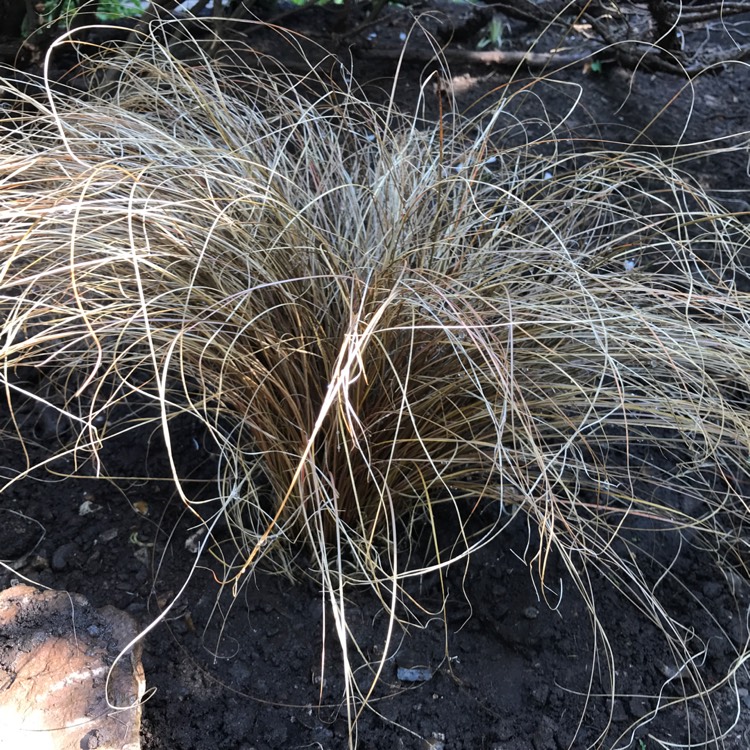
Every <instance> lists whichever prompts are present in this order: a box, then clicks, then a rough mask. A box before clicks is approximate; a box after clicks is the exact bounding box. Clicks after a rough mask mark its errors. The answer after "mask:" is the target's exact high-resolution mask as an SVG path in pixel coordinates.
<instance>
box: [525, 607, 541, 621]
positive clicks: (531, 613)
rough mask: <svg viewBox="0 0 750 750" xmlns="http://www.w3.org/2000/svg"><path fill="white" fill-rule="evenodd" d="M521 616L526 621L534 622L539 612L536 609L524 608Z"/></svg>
mask: <svg viewBox="0 0 750 750" xmlns="http://www.w3.org/2000/svg"><path fill="white" fill-rule="evenodd" d="M523 616H524V617H525V618H526V619H527V620H536V618H537V617H539V610H538V609H537V608H536V607H526V609H525V610H524V611H523Z"/></svg>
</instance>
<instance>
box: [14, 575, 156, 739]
mask: <svg viewBox="0 0 750 750" xmlns="http://www.w3.org/2000/svg"><path fill="white" fill-rule="evenodd" d="M137 632H138V631H137V628H136V624H135V622H134V621H133V619H132V618H131V617H130V616H129V615H127V614H126V613H124V612H121V611H119V610H117V609H115V608H114V607H104V608H102V609H100V610H95V609H93V607H91V605H90V604H89V603H88V601H87V600H86V599H85V598H84V597H82V596H80V595H78V594H68V593H66V592H64V591H40V590H38V589H36V588H33V587H31V586H13V587H11V588H9V589H6V590H5V591H2V592H0V749H2V750H17V749H18V748H33V749H34V750H95V749H96V750H139V748H140V740H139V732H140V723H141V707H140V700H141V698H142V696H143V692H144V688H145V680H144V677H143V667H142V665H141V659H140V655H141V648H140V645H136V646H135V647H134V648H133V649H132V651H130V652H129V653H127V654H125V656H123V657H122V658H121V659H120V660H119V661H118V662H117V664H115V665H114V668H113V664H114V662H115V659H116V657H117V656H118V655H119V653H120V651H121V650H122V648H124V647H125V646H126V645H127V644H128V643H129V642H130V641H131V640H132V639H133V638H134V637H135V636H136V634H137ZM107 697H109V702H108V701H107Z"/></svg>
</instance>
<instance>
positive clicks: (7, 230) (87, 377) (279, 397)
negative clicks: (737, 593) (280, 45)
mask: <svg viewBox="0 0 750 750" xmlns="http://www.w3.org/2000/svg"><path fill="white" fill-rule="evenodd" d="M170 28H171V27H170V24H169V23H167V24H164V25H163V26H161V27H159V28H158V29H156V30H154V31H153V32H152V33H151V34H150V35H149V36H146V37H144V38H143V39H142V42H141V43H140V44H139V45H138V46H137V47H127V48H125V49H124V50H122V51H120V52H117V53H108V54H106V55H102V56H100V57H97V58H95V59H88V60H84V61H83V62H82V65H83V68H82V69H83V70H84V71H85V72H86V75H87V76H88V81H89V82H90V89H89V92H88V94H87V95H86V96H82V95H80V94H78V93H75V92H73V91H68V90H65V89H64V88H61V87H53V86H51V85H50V84H49V82H48V81H46V80H40V81H39V82H38V84H37V86H38V90H36V91H33V90H30V89H33V85H30V84H28V82H27V83H26V85H25V87H21V86H19V85H16V84H14V83H13V81H12V80H11V79H10V78H8V79H6V80H4V81H3V82H2V84H1V89H0V95H2V97H3V99H4V100H5V102H6V105H5V106H6V109H5V110H4V115H3V119H2V120H1V121H0V212H1V217H2V220H1V221H0V306H1V307H2V348H1V349H0V362H1V363H2V367H1V368H0V374H1V377H2V382H3V385H4V388H5V392H6V394H7V395H8V397H9V398H10V400H11V402H12V401H13V394H14V393H15V392H18V391H23V393H25V394H26V395H32V396H33V394H30V392H29V390H28V388H27V387H25V386H23V385H20V384H19V383H20V381H19V379H18V373H19V372H21V371H23V372H26V371H28V368H35V369H41V370H43V371H44V372H45V377H47V378H48V379H50V380H53V381H54V382H55V383H58V384H59V390H60V393H61V394H63V397H62V400H61V401H59V402H56V404H55V405H54V406H55V408H56V409H57V410H58V411H60V412H62V413H64V414H65V416H66V417H67V419H69V420H70V421H71V423H72V425H73V426H74V428H75V429H74V432H73V434H74V439H73V440H72V442H71V444H70V446H69V447H67V448H65V449H64V450H65V451H67V452H70V453H71V454H73V455H75V456H76V458H77V460H79V461H83V460H90V461H93V462H96V461H97V460H98V455H99V451H100V449H101V446H102V444H103V442H105V441H106V439H107V438H108V437H109V436H110V435H112V434H116V433H117V431H118V430H121V429H130V426H132V422H129V421H125V422H123V423H122V424H121V425H118V424H117V423H116V422H114V421H113V420H111V419H110V420H106V419H105V417H106V415H108V414H114V413H115V412H116V411H117V410H116V409H115V406H116V405H117V404H118V403H121V402H122V403H132V402H133V401H134V400H137V401H138V402H140V403H147V404H154V405H156V406H157V412H158V413H157V415H156V416H154V417H152V418H153V420H154V423H155V425H156V426H158V427H159V429H160V430H161V431H162V434H163V436H164V439H165V441H166V444H167V446H168V448H169V449H170V450H171V449H172V447H171V446H172V440H171V428H172V424H173V419H174V418H175V417H177V416H179V415H183V414H185V413H189V414H191V415H193V416H194V417H195V418H196V419H198V420H200V422H201V423H202V424H203V425H205V428H206V430H207V431H208V434H209V435H210V436H211V437H212V439H213V440H214V442H215V446H216V451H217V455H218V456H219V460H218V466H219V470H218V475H217V483H216V487H217V492H216V493H215V494H216V497H215V498H214V500H213V501H205V500H202V501H200V502H198V501H197V500H196V499H195V498H193V497H192V496H191V493H190V490H189V488H188V486H187V485H184V484H183V483H182V482H181V477H180V475H179V472H178V471H177V469H176V468H175V476H174V481H175V483H176V486H177V488H178V490H179V491H180V493H181V496H182V498H183V500H184V502H185V503H186V504H187V505H188V506H189V507H190V508H191V509H192V510H193V511H194V513H195V514H196V515H197V516H198V517H199V518H200V519H201V520H202V522H203V523H205V524H206V526H207V527H210V528H212V529H213V528H218V527H219V526H218V525H217V520H218V519H219V518H222V519H225V520H226V522H227V524H226V528H228V529H229V531H230V533H231V535H232V537H233V539H234V541H235V542H236V549H237V550H238V556H237V558H236V559H234V560H231V559H227V560H226V566H227V567H226V570H225V578H224V580H225V582H226V583H228V584H232V585H233V587H234V588H235V590H236V588H237V587H238V586H239V585H241V583H242V581H243V580H244V577H245V576H246V575H247V574H248V573H249V572H251V571H252V570H253V568H254V566H256V565H257V564H258V563H261V562H263V561H265V562H267V563H269V564H271V565H274V566H276V567H277V568H278V569H281V570H283V571H287V572H294V566H293V559H294V555H295V554H296V552H295V551H296V550H297V549H298V548H299V546H300V544H303V545H305V546H306V548H307V550H308V551H309V554H310V555H311V556H312V559H313V565H312V569H313V571H314V574H315V575H317V576H320V577H321V580H322V582H323V585H324V587H325V589H326V591H327V592H328V597H329V600H330V605H331V609H332V612H333V613H334V618H335V622H336V626H337V628H338V632H339V636H340V639H341V643H342V647H343V650H344V655H345V665H346V668H347V670H348V671H349V676H350V677H351V674H352V667H351V665H349V664H348V662H347V657H346V654H347V653H348V650H347V638H348V636H347V624H346V602H347V596H348V591H349V589H350V587H351V586H354V585H363V586H369V587H372V589H373V591H374V592H375V593H376V595H377V596H378V597H379V598H380V599H381V600H382V601H383V603H384V605H385V607H386V608H387V610H388V612H389V613H390V614H391V615H392V617H393V618H394V621H395V619H397V618H398V617H399V616H400V615H399V612H400V610H399V607H400V604H402V603H403V602H400V599H401V596H400V591H401V588H402V585H403V584H404V581H405V580H406V579H407V578H408V577H410V576H415V575H419V574H421V573H424V572H425V568H424V567H419V566H416V567H415V566H413V565H412V564H411V563H410V561H411V557H410V550H409V543H408V541H409V531H410V530H411V529H413V528H414V527H415V526H417V525H427V526H429V525H430V524H436V521H435V519H436V517H437V516H438V515H440V516H443V517H444V516H445V515H446V512H447V511H449V513H450V515H452V516H453V517H454V522H453V524H452V526H451V528H452V529H454V532H455V534H454V537H453V538H452V539H449V540H446V539H445V535H444V532H443V531H441V530H440V529H439V524H436V525H435V532H434V534H433V535H432V538H433V547H434V549H433V553H432V559H433V563H431V567H432V568H433V569H437V570H442V569H444V568H445V567H446V566H447V565H449V564H450V563H452V562H455V561H457V560H461V559H466V558H468V556H469V555H470V554H471V552H472V550H474V549H475V548H476V547H477V546H479V545H482V544H486V543H487V542H489V541H490V540H491V539H493V538H495V537H497V535H498V534H499V533H500V531H501V530H502V528H503V526H504V525H505V524H506V523H507V522H508V520H509V519H510V518H511V517H513V516H514V515H516V514H517V513H524V514H526V516H527V517H528V519H529V523H530V524H531V526H532V527H534V528H535V529H537V530H538V537H539V540H540V542H539V546H538V550H537V554H536V555H532V557H533V560H534V561H535V562H536V564H537V565H538V569H539V571H540V573H541V574H542V575H543V574H544V570H545V564H546V560H547V557H548V555H549V554H550V551H551V550H555V551H556V553H558V554H560V555H561V557H562V559H563V561H564V562H565V564H566V566H567V568H568V569H569V571H570V574H571V575H572V577H573V579H574V580H575V581H576V582H577V584H578V585H579V587H580V589H581V591H582V592H584V594H586V595H587V597H588V592H589V583H588V574H587V572H586V571H587V569H588V567H589V566H595V567H596V568H598V569H599V570H601V571H602V572H603V573H604V574H605V575H606V576H608V577H610V578H611V579H612V580H613V581H614V582H615V583H616V585H618V586H620V587H622V588H623V590H624V591H626V592H628V593H629V595H631V598H633V599H634V601H636V602H637V603H638V605H639V606H641V607H642V608H643V610H644V611H645V612H646V613H647V614H648V615H649V616H650V617H652V618H653V619H654V620H655V621H656V622H658V623H659V625H660V626H661V627H663V628H664V630H665V632H667V633H668V634H670V635H671V637H673V639H674V640H675V642H676V645H677V647H678V648H681V649H682V650H683V651H684V650H686V649H688V646H687V645H686V644H685V643H684V642H681V641H680V637H681V636H679V635H678V630H677V629H676V628H672V627H671V624H670V623H671V620H670V618H669V615H668V613H667V612H666V610H664V609H663V608H662V607H661V605H660V603H659V600H658V596H657V593H656V587H655V585H653V584H652V583H650V582H649V581H650V579H649V576H648V574H647V572H645V571H644V570H641V567H642V562H641V558H639V556H638V555H635V554H631V552H632V550H633V549H634V545H635V542H634V541H633V540H632V539H630V538H628V537H627V536H626V535H625V534H624V531H625V530H627V528H628V527H630V526H631V525H633V524H634V523H637V524H640V525H641V526H642V525H643V524H644V522H645V521H647V522H648V524H650V525H651V526H652V527H654V528H662V529H665V528H670V529H680V530H683V532H684V537H685V539H687V540H689V541H691V542H692V543H695V544H700V545H704V546H710V547H712V548H714V549H716V550H717V551H720V554H721V555H723V556H725V559H728V558H730V557H731V560H732V562H733V563H735V564H737V565H742V563H743V561H744V560H746V548H745V542H744V540H743V538H742V528H743V526H744V524H745V523H746V519H747V496H746V494H745V491H746V489H747V486H748V485H747V467H748V464H747V460H748V447H749V445H750V411H749V409H748V403H749V402H748V395H749V394H750V367H749V365H750V322H749V321H748V310H750V305H749V304H748V303H750V297H749V296H748V289H750V285H749V284H748V278H747V274H746V272H745V271H744V263H745V259H746V254H747V252H748V250H749V249H750V248H749V245H750V229H749V228H748V226H747V224H746V223H745V222H743V220H742V217H740V216H734V215H732V214H731V213H729V212H728V211H726V210H725V209H724V208H722V207H721V206H720V205H717V204H716V203H715V202H714V201H713V200H712V199H711V198H710V197H709V196H708V195H706V194H705V193H704V192H703V191H702V190H701V189H700V188H699V187H698V185H697V184H696V183H695V182H694V181H693V180H692V179H691V178H690V177H688V176H687V175H686V174H685V173H684V172H682V171H680V169H679V168H678V164H677V160H676V159H673V160H672V161H671V162H665V161H664V160H662V159H661V158H660V157H659V156H658V154H657V153H655V152H652V151H648V150H633V149H630V150H627V149H626V150H622V149H616V148H614V147H613V148H608V147H607V146H606V144H603V145H602V144H600V145H598V146H597V147H596V148H595V149H593V148H590V149H585V148H583V147H579V148H578V151H577V152H575V151H572V150H570V149H567V150H566V149H564V148H563V142H562V141H560V140H558V137H559V136H558V135H556V133H557V132H558V129H559V127H560V123H556V122H552V121H548V122H547V125H546V129H545V132H544V133H543V134H542V135H540V136H534V137H532V136H531V135H528V134H526V133H525V131H524V119H523V112H524V106H525V102H526V101H527V99H528V98H529V97H531V96H533V93H531V94H530V93H529V87H526V88H525V89H520V90H518V91H516V93H513V92H512V91H511V89H510V88H509V89H508V90H507V91H500V92H499V98H498V101H497V102H496V103H494V104H493V105H492V106H491V107H490V108H488V109H486V110H485V111H483V112H481V113H480V114H478V115H474V116H472V117H466V118H463V117H461V116H460V115H459V113H457V112H455V111H452V113H451V114H452V118H451V119H450V122H449V121H448V119H449V118H447V117H445V118H443V120H442V121H441V122H439V123H437V124H434V123H433V124H430V123H427V122H425V121H423V120H422V119H421V118H420V117H419V116H418V115H417V114H415V115H413V116H411V117H409V116H405V115H403V114H398V113H397V112H396V108H395V106H394V105H393V103H392V102H388V103H386V104H384V105H378V104H373V103H372V102H369V101H367V100H366V99H365V98H364V97H363V96H362V95H361V94H360V93H359V91H358V89H357V88H356V87H354V85H353V84H350V85H348V86H347V85H343V84H342V85H339V84H337V83H335V81H334V77H333V75H331V76H328V75H327V74H326V71H327V69H328V68H327V67H326V66H327V65H328V67H329V68H330V69H332V70H333V69H334V66H333V65H332V64H330V65H329V64H328V63H326V62H323V63H319V64H317V65H316V66H313V65H312V64H311V65H310V68H309V71H308V72H307V73H306V74H300V75H292V74H290V73H284V72H279V71H278V69H277V68H274V70H275V71H276V72H271V71H270V70H269V69H267V67H266V66H264V60H263V58H262V57H260V56H257V55H256V56H253V55H252V53H251V51H250V50H242V53H241V54H240V52H238V51H236V50H234V51H232V50H229V49H227V48H223V49H222V54H221V56H214V57H209V55H208V53H207V51H206V49H207V47H205V46H204V45H203V44H202V43H201V42H198V41H195V42H191V43H188V42H186V41H185V40H184V39H183V40H182V41H181V42H180V47H179V54H178V51H177V50H176V49H173V48H172V47H171V46H170V44H169V30H170ZM71 43H73V42H71ZM79 51H80V52H81V54H83V53H85V52H86V47H85V46H84V45H79ZM345 78H347V80H348V77H345ZM530 90H531V91H533V86H532V87H531V89H530ZM433 95H434V96H440V94H433V93H432V82H431V81H427V82H426V83H425V84H424V85H423V86H422V88H421V94H420V102H419V103H418V107H417V109H416V110H415V111H421V110H420V109H419V108H420V107H421V106H422V105H423V104H424V99H425V98H427V97H430V96H433ZM444 104H445V106H446V107H450V106H451V105H450V102H444ZM535 118H536V121H535V125H536V126H538V125H539V124H540V122H542V123H543V122H544V120H543V118H539V116H538V115H535ZM535 132H539V129H538V127H537V129H536V130H535ZM144 413H145V412H144ZM143 419H145V417H143V418H139V419H137V420H136V421H137V422H142V421H143ZM18 432H19V437H20V438H21V440H22V442H23V441H24V440H27V439H28V437H26V436H25V435H24V432H23V428H22V425H21V424H20V422H19V425H18ZM656 453H658V454H659V457H660V458H659V461H660V462H661V464H662V465H663V462H664V461H667V462H668V463H669V465H671V466H673V467H674V471H671V472H669V473H668V474H667V475H666V476H667V479H666V480H665V475H664V474H661V473H660V472H658V471H655V470H653V469H654V466H655V463H654V461H655V459H654V455H655V454H656ZM177 463H178V462H177V461H176V460H175V461H174V462H173V464H174V466H175V467H176V465H177ZM665 482H666V484H667V486H666V487H665V486H663V485H664V484H665ZM657 485H658V486H657ZM657 490H658V491H657ZM488 511H489V512H488ZM508 511H510V512H508ZM422 559H424V556H423V558H422ZM587 601H588V598H587ZM592 606H593V605H592ZM386 652H387V649H386ZM686 663H687V664H688V667H689V668H690V665H692V664H693V662H692V661H691V660H689V659H687V658H686ZM382 667H383V664H382V663H380V664H376V665H373V666H372V671H371V680H370V682H369V683H368V684H367V685H364V686H363V685H362V682H361V680H359V678H358V680H359V681H358V680H355V679H353V678H352V679H350V680H349V681H348V691H349V692H348V694H347V695H346V696H345V698H346V702H347V706H348V709H349V711H350V714H349V717H350V721H351V722H352V723H354V721H355V718H356V714H357V711H359V710H361V707H362V706H363V705H364V704H366V703H367V699H368V696H369V695H370V691H371V690H372V689H373V685H374V683H375V682H376V681H377V679H378V677H379V675H380V674H381V671H382Z"/></svg>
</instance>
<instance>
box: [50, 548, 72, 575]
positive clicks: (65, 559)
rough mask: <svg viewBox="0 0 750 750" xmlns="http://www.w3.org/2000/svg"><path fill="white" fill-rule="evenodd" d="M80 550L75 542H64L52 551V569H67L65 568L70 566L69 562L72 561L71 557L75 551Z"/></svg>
mask: <svg viewBox="0 0 750 750" xmlns="http://www.w3.org/2000/svg"><path fill="white" fill-rule="evenodd" d="M77 551H78V548H77V547H76V545H75V544H73V542H68V543H67V544H63V545H61V546H60V547H58V548H57V549H56V550H55V551H54V552H53V553H52V561H51V567H52V570H56V571H61V570H65V568H67V567H68V563H69V562H70V560H71V558H72V557H73V555H75V553H76V552H77Z"/></svg>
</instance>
